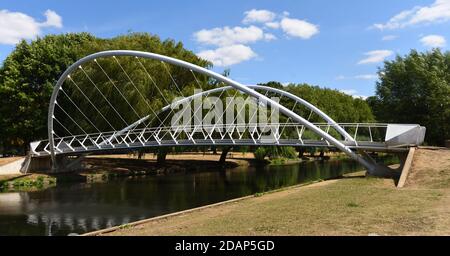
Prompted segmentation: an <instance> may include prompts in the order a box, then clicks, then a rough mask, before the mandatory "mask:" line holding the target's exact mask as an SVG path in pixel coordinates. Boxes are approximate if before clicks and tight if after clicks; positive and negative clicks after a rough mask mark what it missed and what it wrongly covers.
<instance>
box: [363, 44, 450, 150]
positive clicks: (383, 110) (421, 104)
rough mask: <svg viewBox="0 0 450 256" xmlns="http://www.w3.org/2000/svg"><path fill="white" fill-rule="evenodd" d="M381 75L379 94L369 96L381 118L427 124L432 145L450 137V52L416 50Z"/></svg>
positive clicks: (377, 92)
mask: <svg viewBox="0 0 450 256" xmlns="http://www.w3.org/2000/svg"><path fill="white" fill-rule="evenodd" d="M378 74H379V76H380V82H378V83H377V88H376V96H374V97H370V98H368V99H367V102H368V103H369V104H370V106H371V107H372V109H373V111H374V113H375V115H376V117H377V120H378V121H381V122H392V123H417V124H420V125H424V126H425V127H426V128H427V132H426V138H425V140H426V142H427V143H428V144H434V145H443V144H444V140H445V139H449V138H450V52H446V53H442V52H441V51H440V50H439V49H434V50H432V51H430V52H425V53H419V52H417V51H415V50H412V51H411V52H410V53H409V54H408V55H406V56H403V57H402V56H397V57H396V59H395V60H393V61H386V62H385V63H384V67H382V68H381V69H380V70H379V72H378Z"/></svg>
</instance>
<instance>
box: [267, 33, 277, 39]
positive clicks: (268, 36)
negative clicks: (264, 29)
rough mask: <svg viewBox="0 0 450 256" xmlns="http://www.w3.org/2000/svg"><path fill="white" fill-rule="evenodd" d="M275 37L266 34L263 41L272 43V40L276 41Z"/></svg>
mask: <svg viewBox="0 0 450 256" xmlns="http://www.w3.org/2000/svg"><path fill="white" fill-rule="evenodd" d="M276 39H277V37H276V36H275V35H274V34H270V33H266V34H264V40H266V41H272V40H276Z"/></svg>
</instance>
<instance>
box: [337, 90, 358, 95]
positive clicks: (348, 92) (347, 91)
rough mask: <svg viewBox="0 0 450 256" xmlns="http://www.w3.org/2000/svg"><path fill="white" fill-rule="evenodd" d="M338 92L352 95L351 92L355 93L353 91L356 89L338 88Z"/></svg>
mask: <svg viewBox="0 0 450 256" xmlns="http://www.w3.org/2000/svg"><path fill="white" fill-rule="evenodd" d="M339 91H340V92H342V93H345V94H348V95H353V94H355V93H357V92H358V91H356V90H353V89H347V90H346V89H342V90H339Z"/></svg>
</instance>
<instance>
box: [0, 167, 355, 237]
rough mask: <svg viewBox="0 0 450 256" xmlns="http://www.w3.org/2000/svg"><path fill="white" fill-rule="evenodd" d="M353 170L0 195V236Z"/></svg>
mask: <svg viewBox="0 0 450 256" xmlns="http://www.w3.org/2000/svg"><path fill="white" fill-rule="evenodd" d="M359 169H362V168H361V166H359V165H358V164H357V163H355V162H353V161H349V160H330V161H313V162H303V163H298V164H290V165H283V166H251V167H245V168H244V167H239V168H235V169H229V170H222V171H217V170H209V171H208V170H205V171H200V172H195V173H188V174H170V175H165V176H147V177H132V178H117V179H114V180H110V181H108V182H105V183H90V184H89V183H62V184H58V185H57V186H56V187H53V188H49V189H46V190H43V191H38V192H14V193H0V235H51V236H53V235H68V234H71V233H78V234H81V233H85V232H88V231H93V230H97V229H102V228H107V227H111V226H116V225H120V224H124V223H128V222H131V221H136V220H141V219H145V218H150V217H154V216H159V215H163V214H167V213H172V212H177V211H181V210H185V209H189V208H193V207H198V206H202V205H207V204H212V203H216V202H220V201H224V200H228V199H232V198H237V197H242V196H246V195H251V194H255V193H258V192H264V191H269V190H273V189H276V188H281V187H286V186H291V185H295V184H301V183H306V182H310V181H316V180H320V179H330V178H335V177H338V176H341V175H342V174H344V173H349V172H354V171H356V170H359Z"/></svg>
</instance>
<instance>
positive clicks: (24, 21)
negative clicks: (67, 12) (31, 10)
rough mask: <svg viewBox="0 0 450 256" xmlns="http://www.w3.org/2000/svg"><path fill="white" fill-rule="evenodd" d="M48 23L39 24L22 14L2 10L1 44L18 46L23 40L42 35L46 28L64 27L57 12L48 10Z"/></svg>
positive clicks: (46, 15)
mask: <svg viewBox="0 0 450 256" xmlns="http://www.w3.org/2000/svg"><path fill="white" fill-rule="evenodd" d="M44 15H45V17H46V21H44V22H37V21H36V20H35V19H34V18H33V17H30V16H28V15H26V14H24V13H21V12H10V11H8V10H0V44H17V43H18V42H19V41H20V40H21V39H33V38H35V37H36V36H38V35H40V34H41V33H42V31H41V29H42V28H44V27H56V28H61V27H62V18H61V16H59V15H58V14H57V13H56V12H54V11H52V10H47V11H46V12H45V14H44Z"/></svg>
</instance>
